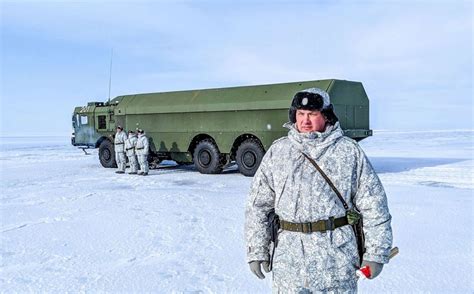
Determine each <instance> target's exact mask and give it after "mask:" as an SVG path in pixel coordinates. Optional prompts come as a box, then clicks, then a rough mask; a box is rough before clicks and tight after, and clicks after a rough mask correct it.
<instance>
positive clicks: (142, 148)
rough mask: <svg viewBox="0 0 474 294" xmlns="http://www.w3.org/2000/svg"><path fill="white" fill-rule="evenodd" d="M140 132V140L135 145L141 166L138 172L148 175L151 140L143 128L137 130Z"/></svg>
mask: <svg viewBox="0 0 474 294" xmlns="http://www.w3.org/2000/svg"><path fill="white" fill-rule="evenodd" d="M137 133H138V140H137V144H136V145H135V151H136V153H137V157H138V164H139V166H140V170H139V171H138V174H139V175H141V176H146V175H148V170H149V168H148V152H149V142H148V138H147V136H146V135H145V131H143V130H142V129H138V130H137Z"/></svg>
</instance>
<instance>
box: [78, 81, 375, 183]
mask: <svg viewBox="0 0 474 294" xmlns="http://www.w3.org/2000/svg"><path fill="white" fill-rule="evenodd" d="M312 87H317V88H321V89H323V90H325V91H327V92H328V93H329V95H330V97H331V103H332V104H333V105H334V108H335V112H336V115H337V116H338V118H339V121H340V124H341V127H342V128H343V130H344V132H345V134H346V136H349V137H351V138H353V139H355V140H362V139H364V138H366V137H368V136H371V135H372V131H371V130H370V128H369V99H368V97H367V94H366V93H365V90H364V87H363V86H362V83H360V82H353V81H344V80H334V79H330V80H318V81H305V82H293V83H282V84H270V85H257V86H244V87H231V88H216V89H203V90H190V91H177V92H163V93H148V94H136V95H124V96H118V97H116V98H114V99H113V100H111V101H110V102H106V103H103V102H89V103H88V105H87V106H83V107H76V108H75V109H74V113H73V117H72V124H73V129H74V135H73V138H72V144H73V145H74V146H82V147H91V148H99V160H100V162H101V164H102V166H104V167H115V166H116V163H115V152H114V144H113V136H114V134H115V128H116V127H117V126H119V125H120V126H122V127H123V128H124V130H125V131H128V130H135V129H136V128H141V129H143V130H144V131H145V132H146V135H147V136H148V138H149V141H150V155H149V161H150V163H152V165H153V164H158V163H159V162H160V161H161V160H174V161H176V162H177V163H178V164H192V163H194V164H195V166H196V168H197V169H198V170H199V171H200V172H201V173H220V172H221V171H222V169H223V167H224V166H226V165H228V164H230V163H231V162H234V161H235V162H236V163H237V165H238V167H239V171H240V172H241V173H242V174H244V175H246V176H253V174H254V173H255V171H256V170H257V168H258V166H259V164H260V161H261V159H262V157H263V155H264V154H265V151H266V150H268V148H269V147H270V145H271V144H272V142H273V141H274V140H276V139H278V138H280V137H283V136H286V135H287V133H288V130H287V129H285V128H283V127H282V125H283V124H284V123H285V122H287V121H288V108H289V107H290V104H291V100H292V98H293V96H294V94H295V93H296V92H298V91H300V90H303V89H307V88H312Z"/></svg>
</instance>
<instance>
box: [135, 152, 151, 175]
mask: <svg viewBox="0 0 474 294" xmlns="http://www.w3.org/2000/svg"><path fill="white" fill-rule="evenodd" d="M137 157H138V163H139V164H140V170H139V172H144V173H148V159H147V157H148V155H137Z"/></svg>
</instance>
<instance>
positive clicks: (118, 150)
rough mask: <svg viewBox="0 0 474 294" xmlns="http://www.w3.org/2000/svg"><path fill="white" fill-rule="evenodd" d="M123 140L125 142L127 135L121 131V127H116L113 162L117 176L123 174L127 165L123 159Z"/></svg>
mask: <svg viewBox="0 0 474 294" xmlns="http://www.w3.org/2000/svg"><path fill="white" fill-rule="evenodd" d="M125 140H127V134H126V133H125V132H124V131H123V128H122V127H121V126H117V132H116V133H115V138H114V149H115V161H116V162H117V171H116V173H118V174H123V173H125V165H126V164H127V162H126V159H125Z"/></svg>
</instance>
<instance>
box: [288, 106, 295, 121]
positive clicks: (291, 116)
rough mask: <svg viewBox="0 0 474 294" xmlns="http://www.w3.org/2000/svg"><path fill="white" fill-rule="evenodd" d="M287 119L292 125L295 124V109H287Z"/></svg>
mask: <svg viewBox="0 0 474 294" xmlns="http://www.w3.org/2000/svg"><path fill="white" fill-rule="evenodd" d="M288 119H289V120H290V122H292V123H295V122H296V107H294V106H290V109H288Z"/></svg>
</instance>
